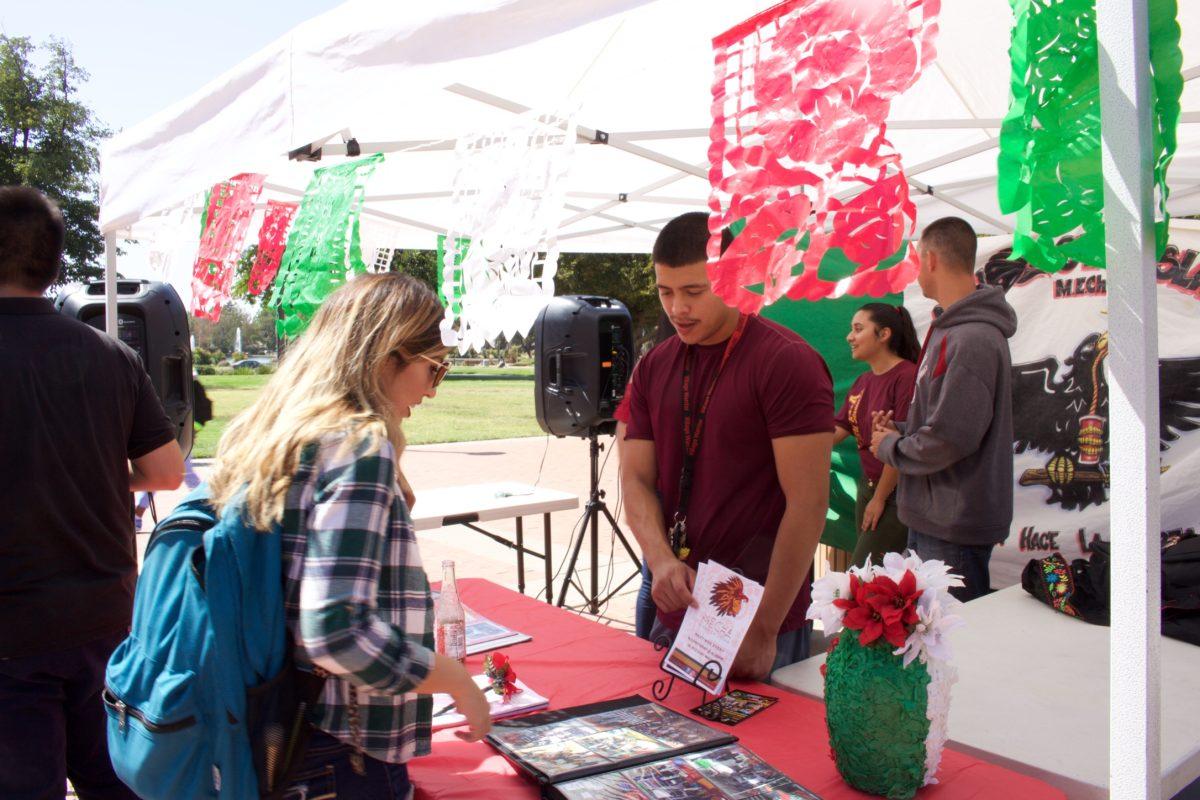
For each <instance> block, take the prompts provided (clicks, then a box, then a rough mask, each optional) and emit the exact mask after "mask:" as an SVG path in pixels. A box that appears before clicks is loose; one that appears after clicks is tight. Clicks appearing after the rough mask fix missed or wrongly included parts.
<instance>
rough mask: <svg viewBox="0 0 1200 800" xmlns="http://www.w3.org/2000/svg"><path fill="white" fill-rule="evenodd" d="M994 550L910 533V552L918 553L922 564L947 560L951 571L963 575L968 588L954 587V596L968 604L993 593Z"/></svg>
mask: <svg viewBox="0 0 1200 800" xmlns="http://www.w3.org/2000/svg"><path fill="white" fill-rule="evenodd" d="M993 547H995V545H992V544H954V543H953V542H947V541H946V540H945V539H938V538H936V537H934V536H930V535H929V534H926V533H920V532H918V531H914V530H910V531H909V532H908V549H909V550H913V551H914V552H916V554H917V556H918V557H919V558H920V559H921V560H922V561H928V560H929V559H931V558H935V559H937V560H938V561H944V562H946V563H947V564H948V565H950V572H952V573H954V574H956V575H962V577H963V583H964V584H965V585H964V586H957V587H954V588H952V589H951V590H950V594H951V595H953V596H954V597H957V598H958V599H959V600H962V601H963V602H964V603H965V602H967V601H968V600H974V599H975V598H977V597H983V596H984V595H986V594H989V593H990V592H991V591H992V576H991V573H990V572H989V571H988V562H989V561H990V560H991V558H992V548H993Z"/></svg>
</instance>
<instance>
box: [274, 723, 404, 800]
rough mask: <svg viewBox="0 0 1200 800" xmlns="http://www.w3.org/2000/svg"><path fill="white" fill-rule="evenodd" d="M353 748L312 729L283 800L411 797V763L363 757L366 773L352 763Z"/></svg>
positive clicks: (393, 799) (353, 799)
mask: <svg viewBox="0 0 1200 800" xmlns="http://www.w3.org/2000/svg"><path fill="white" fill-rule="evenodd" d="M352 752H353V748H352V747H350V745H348V744H345V743H344V742H342V741H341V740H340V739H337V738H335V737H333V736H330V735H329V734H328V733H325V732H324V731H313V733H312V738H311V739H309V741H308V749H307V750H305V751H304V761H303V762H302V763H301V764H300V766H299V767H298V768H297V770H296V776H295V777H294V778H293V779H292V783H291V785H290V786H289V787H288V788H287V790H286V791H285V792H284V793H283V800H335V799H336V800H408V798H409V797H411V796H412V784H411V783H410V782H409V780H408V767H407V766H406V765H404V764H389V763H388V762H386V761H380V760H378V759H375V758H371V757H370V756H365V757H364V758H363V766H364V767H366V774H365V775H359V774H358V773H357V772H355V771H354V768H353V767H352V766H351V764H350V754H351V753H352Z"/></svg>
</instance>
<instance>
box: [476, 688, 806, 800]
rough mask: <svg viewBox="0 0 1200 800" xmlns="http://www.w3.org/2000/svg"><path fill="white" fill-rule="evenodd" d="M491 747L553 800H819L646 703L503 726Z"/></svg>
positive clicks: (731, 742)
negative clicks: (641, 799)
mask: <svg viewBox="0 0 1200 800" xmlns="http://www.w3.org/2000/svg"><path fill="white" fill-rule="evenodd" d="M487 741H488V742H489V743H490V744H491V745H492V746H493V747H495V748H496V749H497V750H499V751H500V752H501V753H502V754H503V755H504V756H505V757H506V758H508V759H509V761H511V762H512V763H513V764H514V765H515V766H516V767H517V769H518V770H519V771H520V772H522V773H523V774H525V775H526V776H527V777H529V778H531V779H532V780H534V781H536V782H537V783H538V784H539V785H540V786H541V788H542V796H543V797H546V798H551V799H552V800H608V798H622V800H632V799H634V798H639V797H645V798H647V799H648V800H649V799H650V798H654V800H670V799H671V798H680V800H683V799H684V798H687V800H700V799H701V798H703V799H704V800H721V799H722V798H738V800H752V799H753V798H796V799H797V800H819V798H817V795H815V794H813V793H812V792H810V791H808V790H807V789H805V788H804V787H802V786H800V785H798V784H796V783H795V782H793V781H792V780H791V779H790V778H788V777H787V776H786V775H784V774H783V773H781V772H779V771H778V770H776V769H774V768H773V767H771V766H770V765H769V764H767V763H766V762H764V761H763V760H762V759H760V758H758V756H756V755H754V754H753V753H751V752H750V751H749V750H746V749H745V748H743V747H740V746H738V745H737V744H736V742H737V737H735V736H732V735H731V734H728V733H724V732H722V731H717V730H714V729H712V728H710V727H708V726H707V725H705V724H703V723H701V722H697V721H696V720H693V719H691V718H690V717H686V716H684V715H683V714H679V713H677V712H675V711H672V710H670V709H668V708H664V707H663V706H660V705H658V704H656V703H652V702H650V701H649V700H646V699H644V698H642V697H638V696H633V697H624V698H621V699H619V700H610V701H606V702H603V703H592V704H589V705H584V706H576V707H575V708H568V709H563V710H561V711H546V712H542V713H540V714H530V715H528V716H524V717H520V718H518V719H513V720H505V721H502V722H498V723H497V724H496V726H495V727H494V728H493V729H492V733H491V734H489V735H488V737H487Z"/></svg>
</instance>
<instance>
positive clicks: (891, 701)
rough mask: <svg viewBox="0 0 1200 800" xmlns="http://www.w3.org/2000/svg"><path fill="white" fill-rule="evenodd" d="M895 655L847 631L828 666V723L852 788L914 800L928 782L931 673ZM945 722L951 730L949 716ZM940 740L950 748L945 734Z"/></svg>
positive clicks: (835, 754)
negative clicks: (903, 661)
mask: <svg viewBox="0 0 1200 800" xmlns="http://www.w3.org/2000/svg"><path fill="white" fill-rule="evenodd" d="M893 649H894V648H892V647H891V645H889V644H888V643H887V642H886V641H884V640H883V639H879V640H877V641H876V642H873V643H872V644H870V645H867V646H865V647H864V646H863V645H861V644H859V641H858V632H857V631H852V630H843V631H842V632H841V634H840V637H839V639H838V643H837V646H836V647H834V648H833V651H832V652H831V653H830V654H829V657H828V659H827V660H826V662H825V668H826V672H825V718H826V724H827V725H828V727H829V744H830V747H831V748H832V750H833V758H834V761H835V762H836V763H837V768H838V772H840V773H841V775H842V778H843V779H844V780H845V781H846V783H848V784H849V785H851V786H853V787H854V788H855V789H858V790H859V791H862V792H867V793H870V794H874V795H879V796H881V797H887V798H890V800H908V798H910V797H912V796H913V795H915V794H916V792H917V790H918V789H919V788H921V786H923V785H924V784H925V783H926V780H925V776H926V761H927V758H926V756H927V741H928V740H929V738H930V737H929V733H930V720H929V716H928V714H927V711H928V703H929V699H928V698H929V688H930V671H929V669H928V667H927V666H926V665H925V664H923V663H921V662H920V661H919V660H914V661H913V662H912V663H910V664H909V665H908V666H907V667H905V666H903V663H902V661H901V657H900V656H896V655H893V654H892V650H893ZM939 677H940V671H939ZM946 688H947V689H948V687H946ZM941 696H945V697H948V691H947V692H946V693H944V694H942V695H941ZM939 716H940V718H941V721H942V724H943V726H944V722H945V715H944V714H941V715H939ZM935 739H940V740H941V741H945V736H944V732H942V735H941V736H938V737H935ZM938 745H939V746H938V753H937V756H938V757H939V758H940V749H941V748H940V742H939V743H938ZM938 760H939V759H938V758H935V759H933V763H932V765H931V766H932V769H933V771H936V769H937V761H938Z"/></svg>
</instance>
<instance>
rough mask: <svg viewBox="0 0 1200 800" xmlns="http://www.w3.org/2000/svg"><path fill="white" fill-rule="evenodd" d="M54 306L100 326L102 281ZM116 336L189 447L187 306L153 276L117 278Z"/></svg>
mask: <svg viewBox="0 0 1200 800" xmlns="http://www.w3.org/2000/svg"><path fill="white" fill-rule="evenodd" d="M54 305H55V307H56V308H57V309H58V310H59V311H60V312H61V313H63V314H66V315H67V316H68V317H74V318H75V319H77V320H80V321H81V322H85V323H87V324H88V325H91V326H92V327H93V328H99V329H100V330H104V281H91V282H90V283H87V284H84V285H83V286H81V287H79V288H78V289H76V290H74V291H72V292H69V293H66V294H60V295H59V296H58V299H57V300H55V301H54ZM117 336H118V338H120V340H121V341H122V342H124V343H125V344H127V345H129V346H130V347H131V348H133V350H134V352H135V353H137V354H138V356H139V357H140V358H141V359H142V365H143V366H144V367H145V368H146V372H147V373H148V374H149V375H150V383H151V384H152V385H153V386H154V391H155V393H156V394H157V395H158V399H159V401H160V402H161V403H162V405H163V409H164V410H165V411H166V412H167V418H168V419H170V420H171V422H172V423H173V424H174V425H175V431H176V433H175V440H176V441H177V442H179V449H180V450H182V451H183V454H184V455H185V456H186V455H188V454H189V453H191V452H192V434H193V425H192V345H191V336H190V333H189V331H188V315H187V309H186V308H184V306H183V301H181V300H180V299H179V295H178V294H176V292H175V289H174V288H172V287H171V285H170V284H167V283H158V282H157V281H141V280H138V281H127V280H119V281H117Z"/></svg>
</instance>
